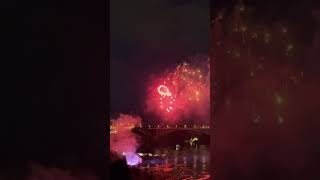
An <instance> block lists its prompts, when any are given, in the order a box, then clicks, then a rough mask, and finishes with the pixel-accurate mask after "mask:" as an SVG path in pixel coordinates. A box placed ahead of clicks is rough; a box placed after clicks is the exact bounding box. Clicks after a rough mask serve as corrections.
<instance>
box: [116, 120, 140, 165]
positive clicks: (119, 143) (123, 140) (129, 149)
mask: <svg viewBox="0 0 320 180" xmlns="http://www.w3.org/2000/svg"><path fill="white" fill-rule="evenodd" d="M140 123H141V118H140V117H138V116H131V115H126V114H120V115H119V117H118V118H117V119H111V134H110V150H111V151H112V152H114V153H116V154H118V155H119V156H124V157H125V158H126V160H127V164H128V165H137V164H139V163H141V161H142V160H141V158H140V157H139V156H138V155H136V150H137V148H138V146H139V142H138V140H139V137H138V135H136V134H135V133H133V132H132V129H133V128H134V127H136V126H137V125H138V124H140Z"/></svg>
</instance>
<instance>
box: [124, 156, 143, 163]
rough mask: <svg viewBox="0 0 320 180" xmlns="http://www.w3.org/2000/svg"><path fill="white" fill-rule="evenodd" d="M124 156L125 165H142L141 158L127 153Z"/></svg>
mask: <svg viewBox="0 0 320 180" xmlns="http://www.w3.org/2000/svg"><path fill="white" fill-rule="evenodd" d="M125 156H126V161H127V164H128V165H129V166H136V165H138V164H140V163H142V159H141V157H140V156H139V155H137V154H134V153H129V154H126V155H125Z"/></svg>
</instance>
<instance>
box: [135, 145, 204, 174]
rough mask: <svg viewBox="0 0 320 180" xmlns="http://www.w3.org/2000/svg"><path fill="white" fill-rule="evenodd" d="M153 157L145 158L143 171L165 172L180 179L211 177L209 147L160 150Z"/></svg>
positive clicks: (142, 166)
mask: <svg viewBox="0 0 320 180" xmlns="http://www.w3.org/2000/svg"><path fill="white" fill-rule="evenodd" d="M152 154H153V156H148V157H143V159H144V160H143V163H142V164H141V165H140V168H141V169H148V170H149V171H150V170H151V171H154V172H155V173H156V172H159V171H164V172H166V174H167V175H169V174H170V176H178V178H179V179H180V178H187V179H189V178H191V179H197V178H203V177H207V176H208V175H209V173H208V172H209V165H210V164H209V163H210V151H209V149H208V147H207V146H205V145H200V146H198V147H197V148H195V147H189V146H185V147H181V148H180V149H179V150H176V149H175V147H167V148H158V149H155V151H154V152H153V153H152Z"/></svg>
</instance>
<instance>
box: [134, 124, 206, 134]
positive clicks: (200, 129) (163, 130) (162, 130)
mask: <svg viewBox="0 0 320 180" xmlns="http://www.w3.org/2000/svg"><path fill="white" fill-rule="evenodd" d="M140 128H141V129H143V130H144V131H149V132H150V133H151V134H152V135H154V136H156V137H158V136H163V135H166V134H170V133H172V132H176V131H191V132H197V133H203V134H206V135H210V126H204V125H203V126H193V127H187V126H183V127H179V126H173V127H170V126H165V127H160V126H157V127H151V126H148V127H146V128H143V127H140Z"/></svg>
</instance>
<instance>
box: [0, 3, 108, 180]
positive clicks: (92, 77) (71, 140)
mask: <svg viewBox="0 0 320 180" xmlns="http://www.w3.org/2000/svg"><path fill="white" fill-rule="evenodd" d="M106 5H107V4H106V2H105V1H103V2H102V1H101V2H98V1H94V2H90V3H88V2H85V1H68V2H65V1H28V2H26V1H25V2H18V1H14V2H11V1H10V2H4V3H3V4H2V5H1V14H2V17H3V19H2V20H3V21H1V22H2V25H1V27H2V31H3V33H2V34H1V39H2V40H1V44H2V45H3V49H2V50H1V89H2V90H1V97H2V98H1V99H2V100H1V103H2V107H3V108H2V110H1V126H0V127H1V130H0V134H1V137H0V138H1V150H0V154H1V163H0V165H1V171H0V172H1V179H2V178H4V179H6V177H10V179H23V178H25V177H26V176H29V175H30V173H31V172H30V163H31V162H35V163H39V164H41V165H42V166H48V167H57V168H66V169H70V170H71V169H74V168H83V169H85V170H84V171H83V172H85V171H89V172H95V173H98V172H99V173H100V175H101V174H104V173H105V172H106V170H105V169H106V168H107V166H106V158H107V156H106V155H105V152H104V151H105V149H107V146H106V145H107V142H106V137H105V134H106V133H105V132H106V129H107V127H106V126H105V113H106V110H107V107H106V106H107V93H106V92H107V91H108V88H107V78H106V77H107V76H106V70H107V69H106V66H107V63H106V62H107V61H106V59H107V55H106V53H107V33H106V32H107V24H106V22H107V9H106ZM102 169H103V171H101V170H102ZM48 173H50V172H48Z"/></svg>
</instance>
